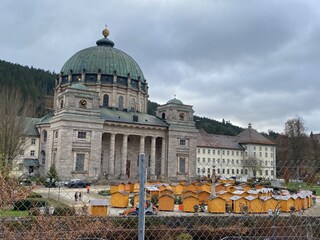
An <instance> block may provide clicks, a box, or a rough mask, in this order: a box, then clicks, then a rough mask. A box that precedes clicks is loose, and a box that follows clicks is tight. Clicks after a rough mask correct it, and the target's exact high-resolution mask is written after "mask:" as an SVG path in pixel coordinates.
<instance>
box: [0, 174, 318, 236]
mask: <svg viewBox="0 0 320 240" xmlns="http://www.w3.org/2000/svg"><path fill="white" fill-rule="evenodd" d="M77 181H78V182H77ZM75 182H77V183H78V184H81V187H79V188H76V187H77V186H76V185H72V184H75ZM264 184H266V185H264ZM296 184H297V183H296V182H293V183H290V182H289V183H288V185H286V184H285V183H281V186H272V185H270V183H269V182H268V183H267V182H258V183H255V182H247V183H240V182H235V181H233V180H221V179H220V180H218V181H217V182H216V183H214V185H212V183H211V182H210V181H200V180H199V181H193V182H180V183H177V182H176V183H173V182H166V183H164V182H160V181H157V182H148V183H147V187H146V189H147V193H146V199H147V201H146V214H147V216H146V222H145V239H223V238H224V239H318V238H319V239H320V218H319V216H320V203H319V202H318V199H317V195H318V194H319V187H318V186H317V184H307V183H304V182H300V181H299V182H298V184H299V185H298V186H296ZM87 185H89V184H88V183H87V182H81V181H79V180H74V181H73V182H72V181H69V182H56V183H54V184H53V183H52V182H49V184H48V182H46V181H43V182H41V181H40V179H38V178H35V177H34V178H30V179H28V181H26V180H21V179H20V180H19V179H14V178H10V177H8V176H6V177H2V178H1V179H0V188H1V196H0V216H1V223H0V239H138V216H137V215H138V214H137V213H138V211H139V210H138V209H137V208H136V207H137V202H138V201H139V199H138V198H139V194H138V193H139V188H138V185H139V184H138V183H137V182H128V181H127V182H111V183H110V182H95V183H91V184H90V187H88V188H87V187H86V186H87ZM288 186H289V187H288ZM294 186H296V188H295V187H294ZM212 189H215V192H214V193H212V192H211V190H212ZM149 215H150V216H149Z"/></svg>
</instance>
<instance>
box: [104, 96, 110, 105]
mask: <svg viewBox="0 0 320 240" xmlns="http://www.w3.org/2000/svg"><path fill="white" fill-rule="evenodd" d="M103 106H104V107H109V95H108V94H105V95H104V96H103Z"/></svg>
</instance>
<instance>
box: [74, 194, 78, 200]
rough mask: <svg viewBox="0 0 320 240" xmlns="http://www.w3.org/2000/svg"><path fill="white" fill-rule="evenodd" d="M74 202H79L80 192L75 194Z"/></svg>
mask: <svg viewBox="0 0 320 240" xmlns="http://www.w3.org/2000/svg"><path fill="white" fill-rule="evenodd" d="M74 200H75V201H76V202H77V201H78V192H76V193H75V194H74Z"/></svg>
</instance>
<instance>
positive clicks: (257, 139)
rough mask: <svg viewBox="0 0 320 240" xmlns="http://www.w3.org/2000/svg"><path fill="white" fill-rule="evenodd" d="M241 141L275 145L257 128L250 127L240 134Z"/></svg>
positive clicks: (239, 139) (239, 140)
mask: <svg viewBox="0 0 320 240" xmlns="http://www.w3.org/2000/svg"><path fill="white" fill-rule="evenodd" d="M237 137H238V142H239V143H252V144H264V145H275V144H274V143H273V142H272V141H270V140H269V139H267V138H266V137H264V136H263V135H262V134H260V133H258V132H257V131H256V130H254V129H253V128H251V127H250V126H249V128H247V129H245V130H243V131H242V132H241V133H239V134H238V136H237Z"/></svg>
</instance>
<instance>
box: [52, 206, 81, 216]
mask: <svg viewBox="0 0 320 240" xmlns="http://www.w3.org/2000/svg"><path fill="white" fill-rule="evenodd" d="M53 215H54V216H75V215H76V210H75V208H73V207H56V208H55V209H54V212H53Z"/></svg>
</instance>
